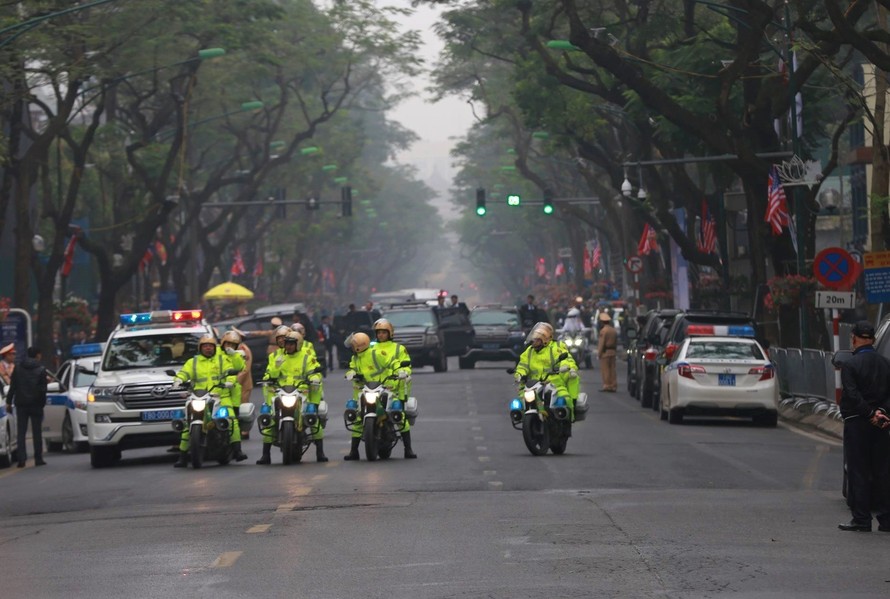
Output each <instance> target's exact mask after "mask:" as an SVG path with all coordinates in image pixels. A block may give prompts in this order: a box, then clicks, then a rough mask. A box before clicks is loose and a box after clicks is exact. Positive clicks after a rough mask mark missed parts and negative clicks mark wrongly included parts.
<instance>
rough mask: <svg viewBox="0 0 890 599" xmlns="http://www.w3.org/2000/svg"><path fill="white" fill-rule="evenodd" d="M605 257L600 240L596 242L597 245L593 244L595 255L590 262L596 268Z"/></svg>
mask: <svg viewBox="0 0 890 599" xmlns="http://www.w3.org/2000/svg"><path fill="white" fill-rule="evenodd" d="M602 259H603V250H602V248H601V247H600V244H599V242H598V241H597V242H596V245H595V246H593V256H592V257H591V259H590V264H591V266H593V267H594V268H599V265H600V262H601V261H602Z"/></svg>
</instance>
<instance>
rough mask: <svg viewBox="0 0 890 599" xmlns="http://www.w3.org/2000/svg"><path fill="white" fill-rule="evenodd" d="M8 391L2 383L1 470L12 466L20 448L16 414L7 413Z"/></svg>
mask: <svg viewBox="0 0 890 599" xmlns="http://www.w3.org/2000/svg"><path fill="white" fill-rule="evenodd" d="M6 389H7V387H6V385H3V384H2V383H0V468H7V467H9V466H11V465H12V462H13V460H15V459H16V449H17V448H18V444H17V441H16V439H17V437H16V435H17V434H18V433H17V432H16V424H15V422H16V421H15V412H7V411H6Z"/></svg>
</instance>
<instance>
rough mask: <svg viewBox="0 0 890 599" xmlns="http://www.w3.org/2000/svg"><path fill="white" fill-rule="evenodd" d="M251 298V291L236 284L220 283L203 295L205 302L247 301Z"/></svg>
mask: <svg viewBox="0 0 890 599" xmlns="http://www.w3.org/2000/svg"><path fill="white" fill-rule="evenodd" d="M251 298H253V291H251V290H250V289H248V288H246V287H242V286H241V285H239V284H238V283H232V282H231V281H229V282H228V283H221V284H219V285H217V286H216V287H214V288H213V289H210V290H208V291H207V293H205V294H204V299H206V300H226V299H233V300H248V299H251Z"/></svg>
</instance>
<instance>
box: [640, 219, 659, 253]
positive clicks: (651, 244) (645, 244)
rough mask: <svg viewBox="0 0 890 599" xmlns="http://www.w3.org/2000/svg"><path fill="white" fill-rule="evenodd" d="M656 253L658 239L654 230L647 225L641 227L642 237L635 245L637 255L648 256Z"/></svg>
mask: <svg viewBox="0 0 890 599" xmlns="http://www.w3.org/2000/svg"><path fill="white" fill-rule="evenodd" d="M657 251H658V237H657V236H656V234H655V229H654V228H653V227H652V225H650V224H649V223H646V226H645V227H643V235H642V237H640V243H638V244H637V254H639V255H640V256H648V255H649V254H650V253H652V252H657Z"/></svg>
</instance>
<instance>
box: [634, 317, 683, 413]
mask: <svg viewBox="0 0 890 599" xmlns="http://www.w3.org/2000/svg"><path fill="white" fill-rule="evenodd" d="M678 314H680V310H673V309H664V310H649V311H648V312H647V313H646V314H645V315H644V316H642V317H641V318H640V328H639V332H638V334H637V337H636V339H634V340H633V341H632V342H631V344H630V347H629V348H628V350H627V390H628V392H629V393H630V394H631V395H632V396H634V397H635V398H637V399H638V400H639V401H640V404H641V405H642V406H643V407H644V408H649V407H652V401H653V390H654V388H655V385H656V384H657V382H656V381H657V379H658V368H657V364H656V359H657V357H658V355H659V353H661V350H662V348H663V347H664V341H665V339H666V338H667V333H668V330H669V329H670V327H671V325H672V324H673V322H674V318H676V316H677V315H678Z"/></svg>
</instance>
